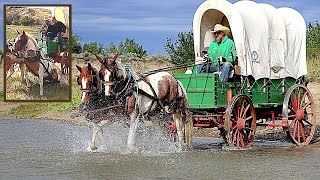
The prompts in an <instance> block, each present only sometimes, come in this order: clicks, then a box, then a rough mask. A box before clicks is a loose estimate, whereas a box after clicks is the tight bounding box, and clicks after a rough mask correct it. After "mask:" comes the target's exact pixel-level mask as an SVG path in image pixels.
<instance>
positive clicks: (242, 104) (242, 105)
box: [239, 99, 245, 117]
mask: <svg viewBox="0 0 320 180" xmlns="http://www.w3.org/2000/svg"><path fill="white" fill-rule="evenodd" d="M244 102H245V100H244V99H242V103H241V110H240V112H239V117H242V116H241V115H242V111H243V107H244Z"/></svg>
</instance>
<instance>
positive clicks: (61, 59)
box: [52, 51, 71, 74]
mask: <svg viewBox="0 0 320 180" xmlns="http://www.w3.org/2000/svg"><path fill="white" fill-rule="evenodd" d="M52 58H53V60H54V61H55V62H57V63H60V64H61V70H62V73H63V74H68V73H69V67H70V64H71V63H70V61H71V59H70V56H69V52H68V51H65V52H62V53H56V54H53V55H52Z"/></svg>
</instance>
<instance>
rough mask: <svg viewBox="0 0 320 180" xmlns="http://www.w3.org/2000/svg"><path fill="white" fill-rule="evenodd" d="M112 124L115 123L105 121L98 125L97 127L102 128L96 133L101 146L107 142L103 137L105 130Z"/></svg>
mask: <svg viewBox="0 0 320 180" xmlns="http://www.w3.org/2000/svg"><path fill="white" fill-rule="evenodd" d="M112 123H113V122H112V121H107V120H103V121H100V122H99V123H98V124H97V126H98V127H100V129H98V130H97V133H96V134H97V137H98V140H99V143H100V144H103V143H104V142H105V139H104V135H103V128H104V127H106V126H109V125H110V124H112Z"/></svg>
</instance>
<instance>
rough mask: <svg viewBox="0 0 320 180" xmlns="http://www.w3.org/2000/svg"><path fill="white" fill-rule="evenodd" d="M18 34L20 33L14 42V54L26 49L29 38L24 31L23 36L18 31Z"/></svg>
mask: <svg viewBox="0 0 320 180" xmlns="http://www.w3.org/2000/svg"><path fill="white" fill-rule="evenodd" d="M17 33H18V36H17V38H16V39H15V41H14V44H13V49H12V50H13V51H14V52H18V51H21V50H23V49H24V48H25V47H26V45H27V43H28V38H29V37H28V36H27V35H26V33H25V32H24V31H23V32H22V34H21V33H20V32H19V31H18V30H17Z"/></svg>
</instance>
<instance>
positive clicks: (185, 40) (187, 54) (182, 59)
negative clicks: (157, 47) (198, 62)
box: [164, 30, 194, 65]
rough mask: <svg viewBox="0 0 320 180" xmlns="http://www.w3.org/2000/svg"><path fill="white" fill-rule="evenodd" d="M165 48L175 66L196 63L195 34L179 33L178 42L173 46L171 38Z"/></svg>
mask: <svg viewBox="0 0 320 180" xmlns="http://www.w3.org/2000/svg"><path fill="white" fill-rule="evenodd" d="M164 48H165V49H166V51H167V52H168V54H169V55H170V57H171V61H172V63H173V64H176V65H180V64H190V63H192V62H193V61H194V47H193V32H192V31H191V30H190V31H189V32H187V33H183V32H180V33H178V40H177V41H176V42H175V43H174V44H173V43H172V41H171V39H170V38H167V42H166V44H165V45H164Z"/></svg>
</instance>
